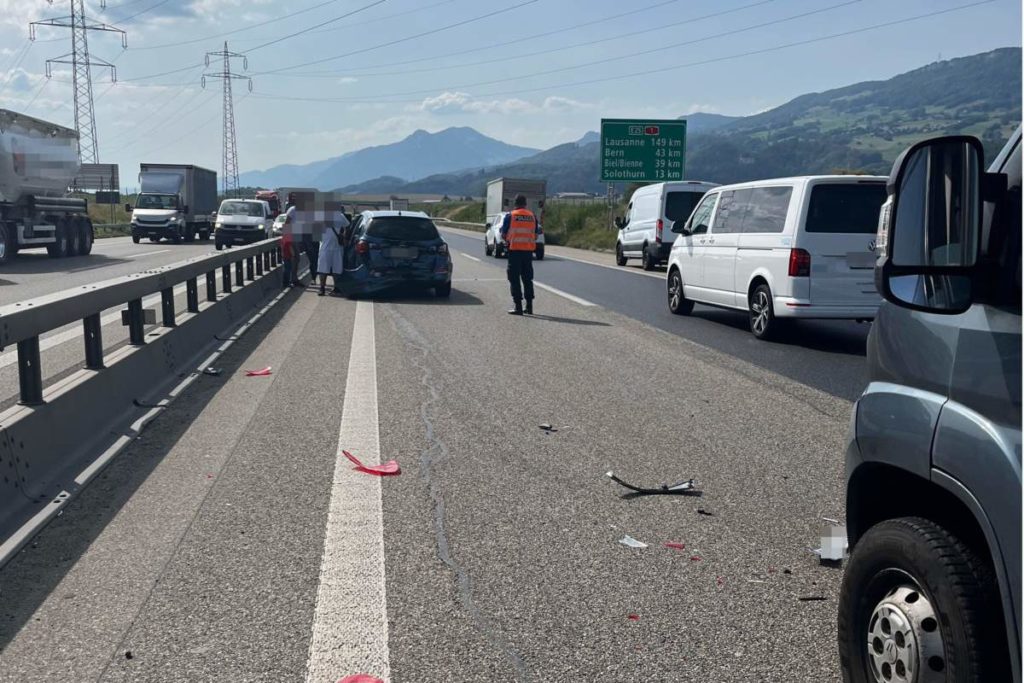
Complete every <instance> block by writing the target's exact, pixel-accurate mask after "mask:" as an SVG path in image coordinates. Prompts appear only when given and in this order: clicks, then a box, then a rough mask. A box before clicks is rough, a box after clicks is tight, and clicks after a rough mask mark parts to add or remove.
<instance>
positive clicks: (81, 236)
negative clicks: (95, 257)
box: [78, 218, 96, 256]
mask: <svg viewBox="0 0 1024 683" xmlns="http://www.w3.org/2000/svg"><path fill="white" fill-rule="evenodd" d="M95 239H96V235H95V234H94V233H93V229H92V221H91V220H89V219H88V218H79V219H78V254H79V255H80V256H88V255H89V254H91V253H92V243H93V241H94V240H95Z"/></svg>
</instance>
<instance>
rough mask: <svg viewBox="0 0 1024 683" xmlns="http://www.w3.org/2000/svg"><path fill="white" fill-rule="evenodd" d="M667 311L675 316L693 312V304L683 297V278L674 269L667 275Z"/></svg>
mask: <svg viewBox="0 0 1024 683" xmlns="http://www.w3.org/2000/svg"><path fill="white" fill-rule="evenodd" d="M668 310H670V311H672V312H673V313H675V314H676V315H689V314H690V312H691V311H693V302H692V301H690V300H689V299H687V298H686V297H685V296H684V292H683V276H682V275H681V274H680V272H679V271H678V270H675V269H673V270H672V272H671V273H669V275H668Z"/></svg>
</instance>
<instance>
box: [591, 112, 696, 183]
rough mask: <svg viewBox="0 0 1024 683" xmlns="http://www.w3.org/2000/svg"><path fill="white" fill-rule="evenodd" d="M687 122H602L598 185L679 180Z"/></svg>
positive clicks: (629, 120) (603, 120) (619, 120)
mask: <svg viewBox="0 0 1024 683" xmlns="http://www.w3.org/2000/svg"><path fill="white" fill-rule="evenodd" d="M685 160H686V121H678V120H668V121H651V120H648V119H601V181H602V182H608V183H613V182H632V183H656V182H662V181H670V180H682V179H683V177H684V175H685V167H686V163H685Z"/></svg>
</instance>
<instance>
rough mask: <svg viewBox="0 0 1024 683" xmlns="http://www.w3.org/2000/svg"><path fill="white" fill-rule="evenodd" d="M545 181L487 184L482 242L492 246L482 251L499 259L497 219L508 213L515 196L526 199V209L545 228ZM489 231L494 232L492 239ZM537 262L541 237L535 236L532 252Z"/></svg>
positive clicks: (509, 180)
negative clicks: (485, 228) (535, 242)
mask: <svg viewBox="0 0 1024 683" xmlns="http://www.w3.org/2000/svg"><path fill="white" fill-rule="evenodd" d="M547 190H548V182H547V181H546V180H529V179H526V178H497V179H495V180H492V181H491V182H489V183H487V207H486V216H487V229H488V232H487V235H486V239H485V240H484V241H485V243H488V244H493V246H489V247H487V249H486V250H485V251H487V253H488V254H493V255H494V256H496V257H497V256H500V255H501V254H502V253H503V251H502V246H501V243H500V241H499V239H498V237H497V232H498V230H499V228H500V226H498V225H495V224H496V222H497V221H498V217H499V216H500V215H501V214H502V213H505V212H507V211H511V210H512V209H514V208H515V207H514V206H513V204H514V202H515V199H516V195H520V194H521V195H523V196H524V197H526V208H528V209H529V210H530V211H532V212H533V215H534V216H536V217H537V221H538V222H539V223H540V224H541V226H543V225H544V199H545V198H546V196H547ZM492 232H493V233H494V235H493V238H492ZM534 253H535V254H536V256H537V258H538V259H543V258H544V235H543V233H542V234H541V235H540V236H538V239H537V250H536V251H535V252H534Z"/></svg>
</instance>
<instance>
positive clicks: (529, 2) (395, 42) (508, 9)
mask: <svg viewBox="0 0 1024 683" xmlns="http://www.w3.org/2000/svg"><path fill="white" fill-rule="evenodd" d="M537 2H540V0H526V2H520V3H519V4H516V5H511V6H509V7H505V8H503V9H499V10H495V11H493V12H488V13H487V14H481V15H479V16H476V17H473V18H471V19H464V20H462V21H459V22H456V23H454V24H448V25H447V26H441V27H439V28H435V29H431V30H429V31H424V32H422V33H417V34H415V35H411V36H406V37H405V38H398V39H396V40H391V41H388V42H386V43H381V44H379V45H373V46H371V47H365V48H362V49H360V50H355V51H353V52H346V53H344V54H340V55H334V56H333V57H324V58H322V59H315V60H313V61H311V62H303V63H302V64H293V65H292V66H285V67H281V68H280V69H272V70H270V71H262V72H259V73H258V74H257V75H261V74H276V73H281V72H282V71H290V70H292V69H300V68H302V67H304V66H311V65H313V64H323V63H324V62H333V61H335V60H337V59H343V58H345V57H351V56H353V55H358V54H363V53H364V52H372V51H373V50H379V49H380V48H382V47H391V46H392V45H398V44H399V43H404V42H407V41H410V40H415V39H416V38H423V37H424V36H429V35H434V34H435V33H441V32H442V31H447V30H449V29H453V28H458V27H460V26H466V25H467V24H472V23H475V22H477V21H482V20H484V19H489V18H491V17H495V16H498V15H499V14H505V13H506V12H511V11H512V10H515V9H519V8H521V7H526V6H527V5H533V4H534V3H537Z"/></svg>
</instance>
